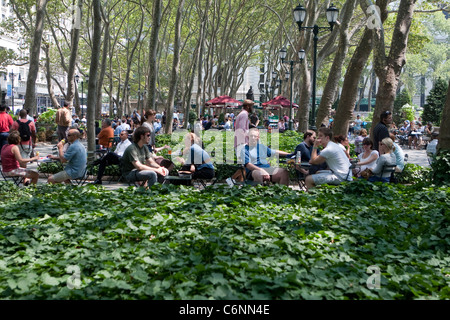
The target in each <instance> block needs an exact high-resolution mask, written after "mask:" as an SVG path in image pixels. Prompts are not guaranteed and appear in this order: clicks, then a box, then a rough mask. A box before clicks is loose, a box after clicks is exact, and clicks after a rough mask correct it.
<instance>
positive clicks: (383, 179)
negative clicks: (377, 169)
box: [369, 176, 391, 182]
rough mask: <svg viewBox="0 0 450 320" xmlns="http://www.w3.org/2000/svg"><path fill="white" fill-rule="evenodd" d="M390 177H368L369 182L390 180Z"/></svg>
mask: <svg viewBox="0 0 450 320" xmlns="http://www.w3.org/2000/svg"><path fill="white" fill-rule="evenodd" d="M390 180H391V178H390V177H387V178H380V177H378V176H371V177H370V178H369V181H370V182H390Z"/></svg>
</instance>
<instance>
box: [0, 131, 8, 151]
mask: <svg viewBox="0 0 450 320" xmlns="http://www.w3.org/2000/svg"><path fill="white" fill-rule="evenodd" d="M8 136H9V132H1V133H0V151H2V148H3V146H4V145H7V144H8Z"/></svg>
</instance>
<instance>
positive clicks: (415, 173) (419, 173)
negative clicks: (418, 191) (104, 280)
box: [396, 163, 431, 184]
mask: <svg viewBox="0 0 450 320" xmlns="http://www.w3.org/2000/svg"><path fill="white" fill-rule="evenodd" d="M430 172H431V171H430V169H429V168H425V167H422V166H419V165H417V164H413V163H407V164H406V165H405V167H404V168H403V171H402V172H401V173H400V174H397V175H396V176H397V179H398V182H399V183H403V184H417V183H425V184H429V183H430V182H431V181H430Z"/></svg>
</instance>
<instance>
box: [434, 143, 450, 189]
mask: <svg viewBox="0 0 450 320" xmlns="http://www.w3.org/2000/svg"><path fill="white" fill-rule="evenodd" d="M431 168H432V172H431V174H432V180H433V182H434V183H435V184H436V185H445V184H447V185H448V184H450V150H440V151H439V154H438V155H436V156H435V157H434V159H433V162H432V163H431Z"/></svg>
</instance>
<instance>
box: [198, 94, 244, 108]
mask: <svg viewBox="0 0 450 320" xmlns="http://www.w3.org/2000/svg"><path fill="white" fill-rule="evenodd" d="M206 105H207V106H210V107H213V106H233V107H237V106H240V105H242V102H241V101H239V100H236V99H233V98H231V97H230V96H220V97H216V98H214V99H211V100H209V101H206Z"/></svg>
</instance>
